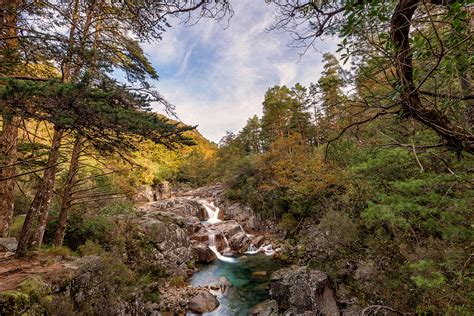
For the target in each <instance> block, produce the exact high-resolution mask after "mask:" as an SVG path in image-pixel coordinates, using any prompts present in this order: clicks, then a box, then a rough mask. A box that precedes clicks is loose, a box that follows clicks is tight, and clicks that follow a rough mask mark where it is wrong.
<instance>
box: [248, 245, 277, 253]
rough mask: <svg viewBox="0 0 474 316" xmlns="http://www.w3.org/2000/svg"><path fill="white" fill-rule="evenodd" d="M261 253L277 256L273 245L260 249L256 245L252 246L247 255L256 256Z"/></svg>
mask: <svg viewBox="0 0 474 316" xmlns="http://www.w3.org/2000/svg"><path fill="white" fill-rule="evenodd" d="M259 252H263V253H264V254H265V255H267V256H273V255H274V254H275V251H274V250H273V247H272V245H266V246H260V248H258V249H257V247H255V245H254V244H250V246H249V247H248V249H247V251H246V252H245V253H246V254H248V255H255V254H257V253H259Z"/></svg>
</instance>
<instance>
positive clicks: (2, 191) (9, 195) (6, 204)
mask: <svg viewBox="0 0 474 316" xmlns="http://www.w3.org/2000/svg"><path fill="white" fill-rule="evenodd" d="M4 111H5V109H4ZM17 143H18V117H9V116H8V115H5V114H4V115H3V128H2V133H1V134H0V161H1V168H0V179H6V180H3V181H0V237H8V235H9V232H10V224H11V221H12V218H13V209H14V202H15V194H14V190H15V179H14V178H13V177H14V176H15V174H16V167H15V165H16V162H17ZM7 178H10V179H7Z"/></svg>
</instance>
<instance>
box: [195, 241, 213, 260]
mask: <svg viewBox="0 0 474 316" xmlns="http://www.w3.org/2000/svg"><path fill="white" fill-rule="evenodd" d="M193 252H194V254H195V255H196V262H198V263H210V262H212V261H214V260H216V259H217V258H216V255H215V254H214V252H212V250H211V249H209V247H208V246H207V245H205V244H197V245H195V246H193Z"/></svg>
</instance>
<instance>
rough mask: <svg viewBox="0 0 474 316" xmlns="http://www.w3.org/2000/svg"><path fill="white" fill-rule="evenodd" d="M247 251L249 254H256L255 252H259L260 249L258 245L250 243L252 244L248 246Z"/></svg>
mask: <svg viewBox="0 0 474 316" xmlns="http://www.w3.org/2000/svg"><path fill="white" fill-rule="evenodd" d="M245 253H246V254H249V255H254V254H256V253H258V249H257V247H255V245H254V244H250V246H249V247H248V249H247V251H246V252H245Z"/></svg>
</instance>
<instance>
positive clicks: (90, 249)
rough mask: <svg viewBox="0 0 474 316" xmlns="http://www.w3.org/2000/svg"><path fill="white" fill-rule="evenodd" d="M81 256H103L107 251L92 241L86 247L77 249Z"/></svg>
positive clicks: (87, 242)
mask: <svg viewBox="0 0 474 316" xmlns="http://www.w3.org/2000/svg"><path fill="white" fill-rule="evenodd" d="M77 250H78V251H79V254H80V255H81V256H82V257H83V256H101V255H102V254H104V252H105V250H104V248H102V246H101V245H99V244H98V243H95V242H93V241H92V240H87V241H86V243H85V244H84V245H81V246H79V247H77Z"/></svg>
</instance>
